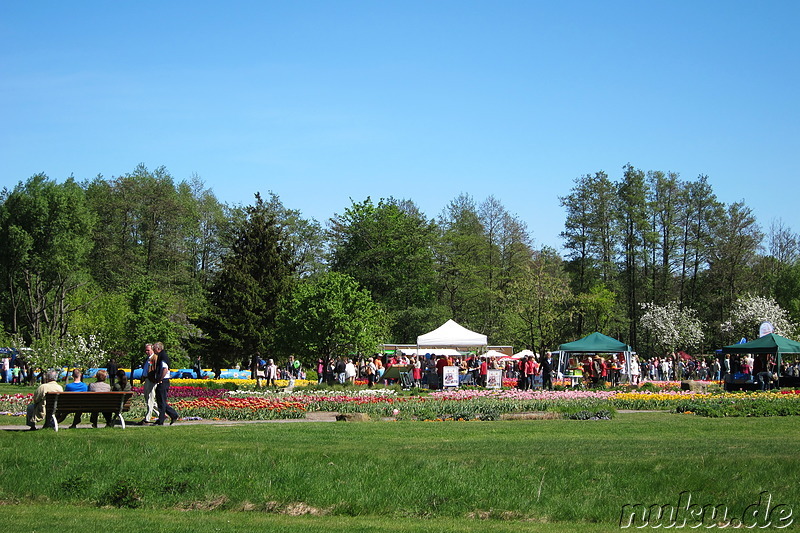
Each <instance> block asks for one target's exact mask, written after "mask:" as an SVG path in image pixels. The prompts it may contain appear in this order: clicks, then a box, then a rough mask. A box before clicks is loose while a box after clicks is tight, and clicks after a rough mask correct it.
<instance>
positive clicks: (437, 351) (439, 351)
mask: <svg viewBox="0 0 800 533" xmlns="http://www.w3.org/2000/svg"><path fill="white" fill-rule="evenodd" d="M400 352H401V353H402V354H403V355H425V354H426V353H429V354H431V355H447V356H450V357H461V352H459V351H458V350H455V349H453V348H419V349H414V348H400Z"/></svg>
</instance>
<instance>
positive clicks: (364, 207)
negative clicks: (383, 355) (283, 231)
mask: <svg viewBox="0 0 800 533" xmlns="http://www.w3.org/2000/svg"><path fill="white" fill-rule="evenodd" d="M434 228H435V226H434V225H433V223H432V222H431V221H428V220H426V219H425V218H424V216H422V214H421V213H420V212H419V210H418V209H417V208H416V206H415V205H414V204H413V203H410V202H401V201H397V200H394V199H388V200H380V201H379V202H378V204H377V205H375V204H374V203H373V202H372V200H371V199H370V198H367V199H366V200H364V201H363V202H361V203H356V202H353V204H352V205H351V206H350V207H349V208H347V209H346V210H345V212H344V213H343V214H337V215H336V216H334V217H333V218H332V219H331V222H330V231H329V236H330V241H331V260H330V264H331V268H332V270H334V271H336V272H342V273H344V274H347V275H349V276H351V277H352V278H353V279H355V280H357V281H358V283H359V284H360V285H361V286H363V287H364V288H366V289H367V290H368V291H369V292H370V294H371V296H372V298H373V300H375V301H376V302H378V303H380V304H381V305H383V306H384V308H385V309H386V310H387V313H388V315H389V323H390V335H391V338H392V339H393V340H394V341H395V342H411V341H412V340H413V339H416V337H417V335H419V334H420V332H421V331H425V329H426V328H427V327H429V326H430V324H431V323H435V322H436V321H438V318H439V316H438V313H437V311H436V309H435V297H436V292H435V272H434V267H433V244H434V239H435V232H434Z"/></svg>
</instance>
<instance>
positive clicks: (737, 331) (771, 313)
mask: <svg viewBox="0 0 800 533" xmlns="http://www.w3.org/2000/svg"><path fill="white" fill-rule="evenodd" d="M764 322H769V323H771V324H772V326H773V327H774V328H775V333H777V334H778V335H781V336H783V337H792V336H793V335H794V334H795V333H796V332H797V325H796V324H794V323H793V322H792V321H791V319H790V318H789V312H788V311H787V310H785V309H783V308H781V306H780V305H778V302H776V301H775V300H773V299H772V298H764V297H763V296H751V295H747V296H744V297H742V298H738V299H737V300H736V302H734V304H733V308H732V309H731V316H730V319H728V320H727V321H725V322H723V323H722V325H721V328H722V332H723V333H726V334H728V335H730V338H731V339H739V338H741V337H746V338H748V339H753V338H754V337H755V336H756V335H757V334H758V328H759V326H760V325H761V324H762V323H764Z"/></svg>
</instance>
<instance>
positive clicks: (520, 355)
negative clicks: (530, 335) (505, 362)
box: [514, 350, 539, 359]
mask: <svg viewBox="0 0 800 533" xmlns="http://www.w3.org/2000/svg"><path fill="white" fill-rule="evenodd" d="M523 357H537V358H538V357H539V354H535V353H533V352H532V351H530V350H522V351H521V352H517V353H515V354H514V359H522V358H523Z"/></svg>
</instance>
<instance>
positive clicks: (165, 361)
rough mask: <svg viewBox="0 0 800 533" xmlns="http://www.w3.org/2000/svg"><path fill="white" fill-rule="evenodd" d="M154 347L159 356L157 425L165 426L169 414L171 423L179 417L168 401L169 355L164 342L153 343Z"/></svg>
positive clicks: (157, 364) (157, 362)
mask: <svg viewBox="0 0 800 533" xmlns="http://www.w3.org/2000/svg"><path fill="white" fill-rule="evenodd" d="M153 349H154V350H155V352H156V355H157V356H158V359H157V360H156V368H155V371H156V404H157V405H158V422H156V425H158V426H163V425H164V420H166V418H167V415H169V425H170V426H171V425H172V424H174V423H175V421H176V420H177V419H178V412H177V411H176V410H175V409H173V408H172V407H170V405H169V403H167V393H168V392H169V377H170V376H169V356H168V355H167V351H166V350H165V349H164V344H163V343H161V342H157V343H155V344H153Z"/></svg>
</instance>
